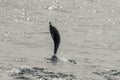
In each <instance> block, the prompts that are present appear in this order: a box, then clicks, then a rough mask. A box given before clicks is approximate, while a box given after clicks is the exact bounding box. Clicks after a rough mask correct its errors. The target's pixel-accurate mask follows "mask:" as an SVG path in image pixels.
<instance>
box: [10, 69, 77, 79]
mask: <svg viewBox="0 0 120 80" xmlns="http://www.w3.org/2000/svg"><path fill="white" fill-rule="evenodd" d="M16 70H17V72H16V71H15V72H12V73H11V75H10V77H13V78H14V79H16V80H33V79H42V80H52V79H55V80H59V79H60V80H77V79H76V76H75V75H73V74H67V73H62V72H54V71H50V70H48V69H46V68H39V67H33V68H17V69H16Z"/></svg>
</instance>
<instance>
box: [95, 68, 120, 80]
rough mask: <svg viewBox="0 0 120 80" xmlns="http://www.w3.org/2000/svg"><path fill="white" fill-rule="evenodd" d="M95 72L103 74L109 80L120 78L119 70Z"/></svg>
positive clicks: (118, 79)
mask: <svg viewBox="0 0 120 80" xmlns="http://www.w3.org/2000/svg"><path fill="white" fill-rule="evenodd" d="M93 74H96V75H100V76H103V77H104V78H106V79H107V80H120V71H119V70H105V71H96V72H93Z"/></svg>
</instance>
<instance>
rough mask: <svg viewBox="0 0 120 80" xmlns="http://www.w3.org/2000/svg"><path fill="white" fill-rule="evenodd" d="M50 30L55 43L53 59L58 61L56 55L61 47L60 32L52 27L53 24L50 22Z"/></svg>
mask: <svg viewBox="0 0 120 80" xmlns="http://www.w3.org/2000/svg"><path fill="white" fill-rule="evenodd" d="M49 28H50V33H51V36H52V39H53V41H54V55H53V56H52V58H51V59H52V60H53V61H57V56H56V53H57V50H58V47H59V45H60V35H59V32H58V30H57V29H56V28H55V27H54V26H52V24H51V22H49Z"/></svg>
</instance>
